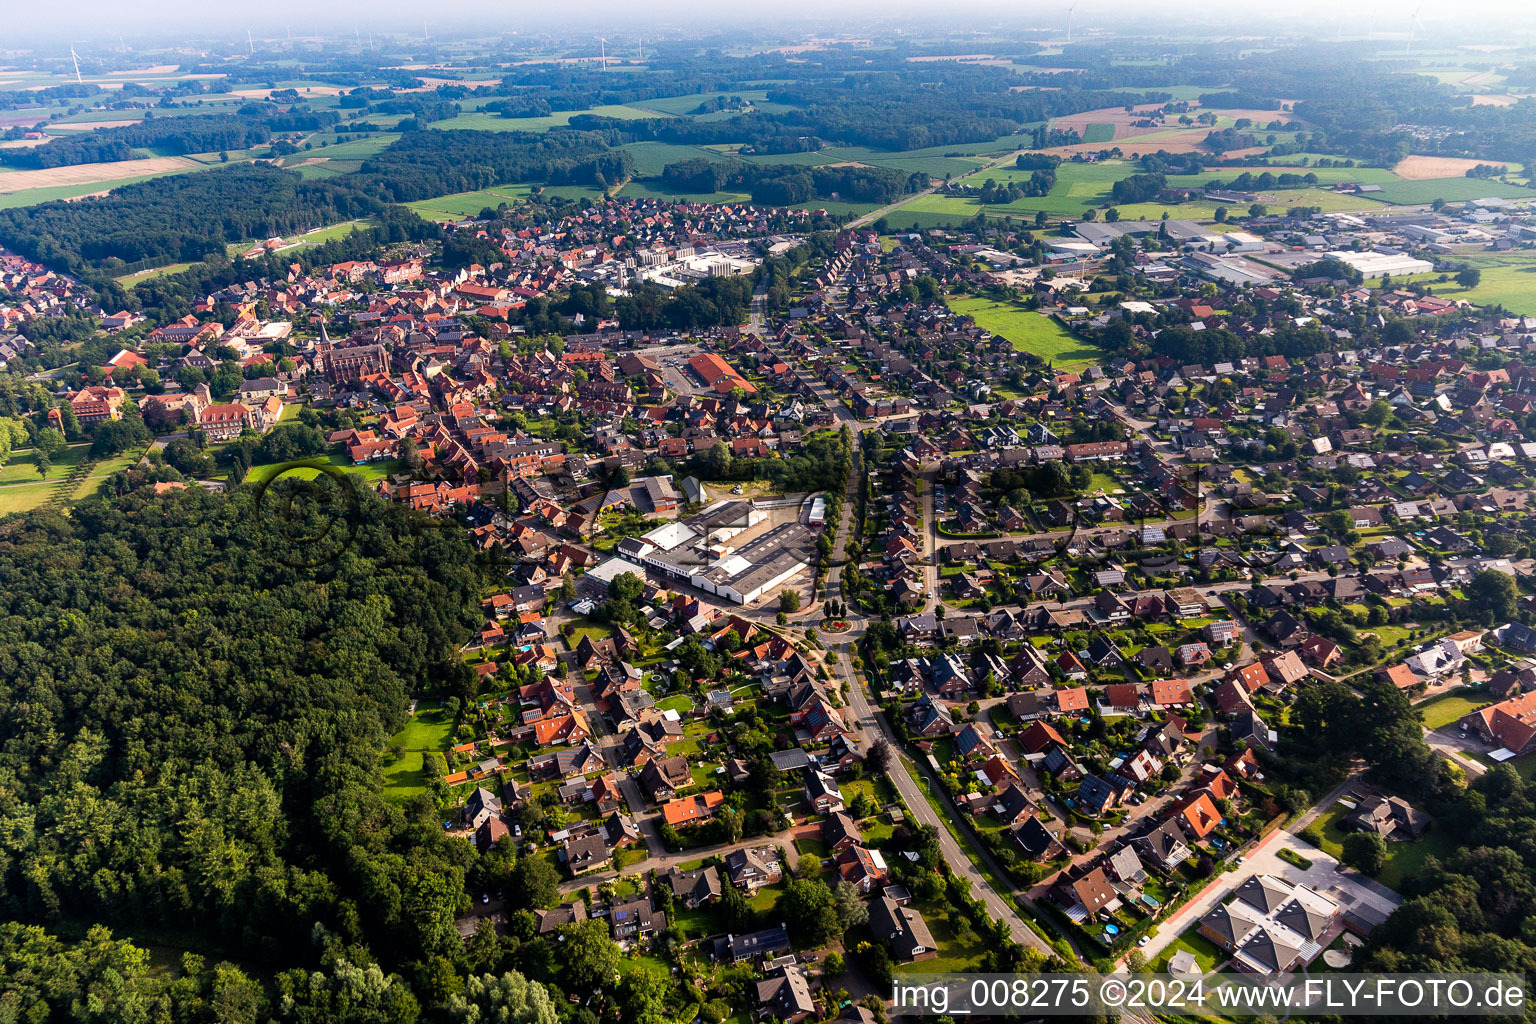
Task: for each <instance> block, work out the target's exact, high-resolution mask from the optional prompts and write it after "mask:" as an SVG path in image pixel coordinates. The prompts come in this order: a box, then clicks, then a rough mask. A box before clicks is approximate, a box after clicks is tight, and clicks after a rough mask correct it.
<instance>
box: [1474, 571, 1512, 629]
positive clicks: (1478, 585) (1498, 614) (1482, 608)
mask: <svg viewBox="0 0 1536 1024" xmlns="http://www.w3.org/2000/svg"><path fill="white" fill-rule="evenodd" d="M1466 593H1467V604H1468V606H1469V607H1470V608H1471V609H1472V611H1473V612H1474V613H1475V614H1477V615H1478V616H1479V617H1480V618H1481V619H1482V621H1483V623H1484V624H1485V625H1489V626H1492V625H1495V624H1497V623H1501V622H1508V621H1509V620H1510V619H1513V618H1514V617H1515V612H1516V610H1517V608H1518V605H1517V603H1516V601H1517V593H1516V591H1515V581H1514V579H1513V578H1511V577H1510V576H1509V575H1508V574H1506V573H1502V572H1499V571H1498V570H1497V569H1484V570H1482V571H1481V572H1479V573H1478V574H1477V575H1476V576H1473V577H1472V582H1471V583H1469V584H1467V589H1466Z"/></svg>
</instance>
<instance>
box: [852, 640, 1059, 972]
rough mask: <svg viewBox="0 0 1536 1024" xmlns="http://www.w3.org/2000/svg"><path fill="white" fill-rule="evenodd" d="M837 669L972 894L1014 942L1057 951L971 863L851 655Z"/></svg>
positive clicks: (908, 799)
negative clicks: (931, 800)
mask: <svg viewBox="0 0 1536 1024" xmlns="http://www.w3.org/2000/svg"><path fill="white" fill-rule="evenodd" d="M837 670H838V674H839V675H840V676H841V677H842V679H843V681H844V682H846V683H847V684H848V709H849V711H851V712H852V715H853V718H854V720H855V721H856V722H857V723H858V725H859V727H860V728H861V729H863V730H864V735H865V736H866V738H868V737H872V736H878V737H880V738H882V739H884V740H885V741H886V742H887V743H889V744H890V745H891V750H892V752H893V753H897V757H896V759H895V762H894V763H893V764H892V766H891V772H890V776H889V778H890V780H891V784H892V785H893V786H895V788H896V792H897V793H899V794H901V798H902V800H903V801H905V803H906V805H907V809H908V810H909V811H910V812H911V813H912V817H913V818H915V819H917V821H919V822H920V823H922V824H924V825H932V826H933V827H934V828H936V829H937V830H938V837H939V849H940V850H941V851H943V854H944V860H945V862H946V863H947V864H949V866H950V868H951V869H952V870H953V871H955V872H957V873H958V874H960V875H962V876H963V877H965V878H966V879H968V880H969V881H970V883H971V894H972V895H974V896H976V897H977V898H978V899H980V900H982V902H984V903H986V905H987V909H988V910H989V911H991V912H992V916H993V917H995V918H996V919H998V920H1000V921H1005V922H1007V924H1008V929H1009V931H1010V932H1012V933H1013V938H1014V941H1015V942H1019V943H1022V944H1023V945H1026V946H1029V947H1032V948H1034V949H1037V950H1039V951H1040V952H1042V953H1045V954H1047V955H1051V956H1053V955H1055V954H1054V951H1053V950H1052V949H1051V947H1050V944H1049V943H1047V942H1046V941H1045V940H1044V939H1042V938H1041V937H1040V936H1039V935H1037V934H1036V933H1035V931H1034V929H1033V928H1031V927H1030V926H1029V925H1028V924H1027V923H1026V922H1025V921H1024V919H1023V918H1022V917H1021V916H1019V913H1018V911H1016V910H1014V909H1013V908H1012V907H1010V906H1009V905H1008V904H1006V903H1004V902H1003V900H1002V898H1001V897H1000V896H998V894H997V892H996V891H995V890H994V889H993V888H992V884H991V883H990V882H989V881H988V880H987V878H986V876H984V875H983V874H982V873H981V872H980V871H979V870H977V868H976V865H975V864H973V863H971V859H970V857H969V856H967V855H966V852H965V851H964V850H962V849H961V848H960V843H959V841H958V840H957V839H956V838H955V835H954V833H952V832H951V831H950V829H949V825H948V823H947V822H945V821H943V820H941V819H940V817H939V815H938V813H937V812H936V811H934V809H933V806H932V805H931V804H929V803H928V798H927V797H926V796H925V795H924V794H923V791H922V789H921V788H919V786H918V784H917V782H916V780H914V779H913V778H912V773H911V771H910V770H909V768H908V766H907V761H906V758H905V757H903V756H901V755H900V754H899V751H900V750H901V745H900V744H899V743H897V741H896V735H895V734H894V733H893V732H892V731H891V729H890V726H889V723H887V722H886V721H885V715H884V713H883V712H879V711H876V710H875V709H874V708H873V707H871V706H870V704H869V699H868V697H867V696H866V695H865V692H864V686H863V684H862V683H860V682H859V681H858V680H857V679H856V678H854V675H853V671H852V670H851V669H850V668H849V659H848V658H847V657H846V656H839V657H838V658H837ZM966 842H967V843H968V844H969V845H970V846H971V848H972V849H973V850H975V851H976V852H977V853H979V854H980V855H981V856H982V857H983V859H985V860H988V861H990V859H991V858H990V857H989V855H988V854H987V852H986V851H985V850H983V849H981V848H980V847H979V846H976V845H975V844H974V843H971V842H970V839H969V837H967V839H966ZM993 870H994V871H997V873H998V874H999V875H1001V872H1000V871H998V870H997V868H996V867H995V866H994V867H993Z"/></svg>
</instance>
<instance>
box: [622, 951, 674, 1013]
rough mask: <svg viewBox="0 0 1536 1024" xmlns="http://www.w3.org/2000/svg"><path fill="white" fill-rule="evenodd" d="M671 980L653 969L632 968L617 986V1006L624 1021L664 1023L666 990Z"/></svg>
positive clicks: (643, 967) (644, 967)
mask: <svg viewBox="0 0 1536 1024" xmlns="http://www.w3.org/2000/svg"><path fill="white" fill-rule="evenodd" d="M670 983H671V979H670V978H668V977H667V976H666V975H665V974H663V973H662V972H660V971H658V970H656V969H655V968H653V967H647V966H644V965H641V966H638V967H634V968H632V969H631V970H630V971H629V973H628V974H626V975H625V976H624V980H623V981H622V982H621V983H620V984H619V1006H620V1008H621V1009H622V1010H623V1017H624V1020H626V1021H636V1022H637V1024H639V1022H646V1024H649V1022H653V1021H654V1022H665V1021H666V1020H667V1017H666V1014H665V1013H664V1009H665V1003H666V998H667V990H668V988H669V987H670Z"/></svg>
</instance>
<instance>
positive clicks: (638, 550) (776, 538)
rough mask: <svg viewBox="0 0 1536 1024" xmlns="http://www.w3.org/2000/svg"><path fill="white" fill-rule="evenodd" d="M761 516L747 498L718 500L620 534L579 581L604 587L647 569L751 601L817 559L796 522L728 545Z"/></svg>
mask: <svg viewBox="0 0 1536 1024" xmlns="http://www.w3.org/2000/svg"><path fill="white" fill-rule="evenodd" d="M766 518H767V513H766V512H764V511H762V510H761V509H758V508H756V507H754V505H753V503H752V502H750V501H718V502H716V503H715V504H713V505H711V506H710V507H709V508H707V509H705V510H704V511H703V512H700V513H699V514H698V515H696V516H692V517H690V518H689V519H687V520H685V521H681V522H675V523H666V524H664V525H662V526H659V527H657V528H656V529H654V530H652V531H651V532H650V533H647V534H645V535H644V536H643V537H628V538H625V539H624V540H623V541H621V542H620V544H619V547H618V549H617V554H616V555H615V556H614V557H613V558H610V559H608V560H607V561H605V562H603V563H602V564H601V565H598V566H596V567H594V568H593V569H591V570H589V571H588V573H587V575H586V576H585V577H584V579H589V580H591V581H592V582H593V583H600V584H602V585H603V586H604V587H606V586H608V585H609V584H611V583H612V582H613V579H614V578H615V577H617V576H618V575H620V574H621V573H625V572H633V573H636V574H637V575H642V576H643V575H645V573H646V572H647V570H649V571H650V572H652V573H654V574H656V575H658V576H660V577H662V578H664V579H668V580H675V581H679V582H686V583H688V584H690V585H691V586H695V587H698V588H699V589H700V590H703V591H705V592H706V593H710V594H715V595H716V596H718V597H723V598H725V599H726V600H727V601H732V602H734V603H736V604H750V603H751V602H753V601H756V600H758V599H759V598H761V597H762V596H763V595H765V594H770V593H772V592H773V591H774V590H775V589H777V588H778V587H780V586H782V585H783V584H784V583H785V582H786V581H788V580H789V579H791V578H793V577H794V576H795V575H796V574H798V573H801V572H804V571H805V570H806V569H808V568H810V566H811V565H812V563H814V562H815V560H816V556H815V533H814V532H813V531H811V530H808V529H807V528H806V527H804V526H801V525H800V524H799V523H785V524H783V525H782V526H777V527H774V528H773V529H772V530H769V531H768V532H767V533H765V534H763V535H762V536H760V537H757V538H755V539H753V540H751V541H748V542H747V543H746V544H744V545H741V546H740V547H736V546H735V545H733V544H731V543H730V542H731V541H732V540H733V539H734V538H735V537H737V536H738V535H739V534H741V533H743V532H744V531H746V530H748V529H751V528H752V527H753V526H756V525H758V524H760V523H761V522H763V520H764V519H766Z"/></svg>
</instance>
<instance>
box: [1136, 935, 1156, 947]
mask: <svg viewBox="0 0 1536 1024" xmlns="http://www.w3.org/2000/svg"><path fill="white" fill-rule="evenodd" d="M1151 941H1152V936H1150V935H1143V936H1142V937H1141V938H1139V939H1137V940H1136V945H1138V946H1145V945H1146V944H1147V943H1149V942H1151Z"/></svg>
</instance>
